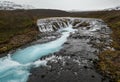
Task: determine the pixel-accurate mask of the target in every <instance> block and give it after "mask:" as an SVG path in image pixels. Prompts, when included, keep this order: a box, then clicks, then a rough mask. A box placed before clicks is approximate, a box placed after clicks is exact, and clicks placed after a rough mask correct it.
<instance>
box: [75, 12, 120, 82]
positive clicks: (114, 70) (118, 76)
mask: <svg viewBox="0 0 120 82" xmlns="http://www.w3.org/2000/svg"><path fill="white" fill-rule="evenodd" d="M74 16H77V17H78V16H79V17H87V18H100V19H102V20H104V21H105V22H106V23H107V24H108V26H109V27H110V28H111V29H112V34H111V37H112V39H113V42H112V43H111V47H112V48H114V49H115V50H114V51H113V50H106V51H103V52H102V53H101V54H100V55H99V58H100V60H99V62H98V68H99V69H100V70H101V71H102V73H103V74H105V75H107V76H109V77H111V78H112V79H114V81H115V82H120V11H102V12H101V11H99V12H76V13H74Z"/></svg>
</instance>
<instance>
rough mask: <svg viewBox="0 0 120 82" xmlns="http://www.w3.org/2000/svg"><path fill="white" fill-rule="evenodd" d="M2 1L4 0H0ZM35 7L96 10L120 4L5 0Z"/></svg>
mask: <svg viewBox="0 0 120 82" xmlns="http://www.w3.org/2000/svg"><path fill="white" fill-rule="evenodd" d="M0 1H4V0H0ZM6 1H12V2H16V3H19V4H28V5H32V6H34V7H35V8H45V9H62V10H97V9H105V8H111V7H115V6H119V5H120V0H6Z"/></svg>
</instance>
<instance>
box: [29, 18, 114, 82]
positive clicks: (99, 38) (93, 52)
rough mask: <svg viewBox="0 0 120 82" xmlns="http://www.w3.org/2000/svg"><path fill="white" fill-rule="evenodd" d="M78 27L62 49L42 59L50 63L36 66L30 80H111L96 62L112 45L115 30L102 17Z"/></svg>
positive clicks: (42, 81)
mask: <svg viewBox="0 0 120 82" xmlns="http://www.w3.org/2000/svg"><path fill="white" fill-rule="evenodd" d="M91 20H92V21H93V19H91ZM77 29H78V31H76V32H75V33H74V34H71V35H70V36H69V37H68V40H67V42H66V43H64V45H63V48H62V49H61V50H60V51H59V52H56V53H53V54H50V55H49V56H45V57H42V58H41V60H46V61H47V64H46V65H45V66H40V67H37V68H33V69H32V70H31V75H30V77H29V80H28V82H110V79H109V78H107V77H104V76H102V75H101V74H99V72H98V71H97V69H96V68H95V63H96V61H97V60H99V59H98V55H99V53H100V52H102V51H104V50H106V49H109V48H111V47H110V46H109V45H110V42H111V41H112V40H111V38H110V33H111V30H110V29H109V27H107V25H106V24H105V23H104V22H103V21H102V20H95V21H93V24H91V25H89V26H79V27H77ZM39 42H40V41H38V42H37V43H39ZM43 42H44V41H43Z"/></svg>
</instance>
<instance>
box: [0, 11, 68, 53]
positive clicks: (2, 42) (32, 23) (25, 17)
mask: <svg viewBox="0 0 120 82" xmlns="http://www.w3.org/2000/svg"><path fill="white" fill-rule="evenodd" d="M48 13H49V14H48ZM67 14H68V13H67V12H65V11H60V10H44V9H39V10H14V11H0V53H4V52H6V51H9V50H12V49H14V48H17V47H19V46H22V45H24V44H26V43H28V42H31V41H33V40H34V39H35V36H36V35H37V34H38V33H39V32H38V28H37V25H36V22H37V19H39V18H45V17H52V16H67Z"/></svg>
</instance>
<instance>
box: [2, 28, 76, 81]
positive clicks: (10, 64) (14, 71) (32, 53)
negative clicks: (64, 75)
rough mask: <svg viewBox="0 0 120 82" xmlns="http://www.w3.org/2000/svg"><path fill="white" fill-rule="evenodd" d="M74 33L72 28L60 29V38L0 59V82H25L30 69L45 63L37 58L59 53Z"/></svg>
mask: <svg viewBox="0 0 120 82" xmlns="http://www.w3.org/2000/svg"><path fill="white" fill-rule="evenodd" d="M74 31H75V30H74V29H72V26H69V27H68V28H63V29H60V30H59V32H61V33H62V36H61V37H60V38H58V39H57V40H55V41H51V42H48V43H45V44H37V45H33V46H29V47H27V48H24V49H21V50H17V51H16V52H15V53H13V54H12V56H10V55H8V56H6V57H3V58H0V82H27V80H28V78H29V75H30V69H31V68H34V67H36V66H40V65H42V64H44V63H45V61H40V60H39V58H41V57H43V56H45V55H48V54H50V53H54V52H57V51H59V50H60V49H61V48H62V45H63V44H64V43H65V42H66V40H67V37H68V36H69V35H70V32H74Z"/></svg>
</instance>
